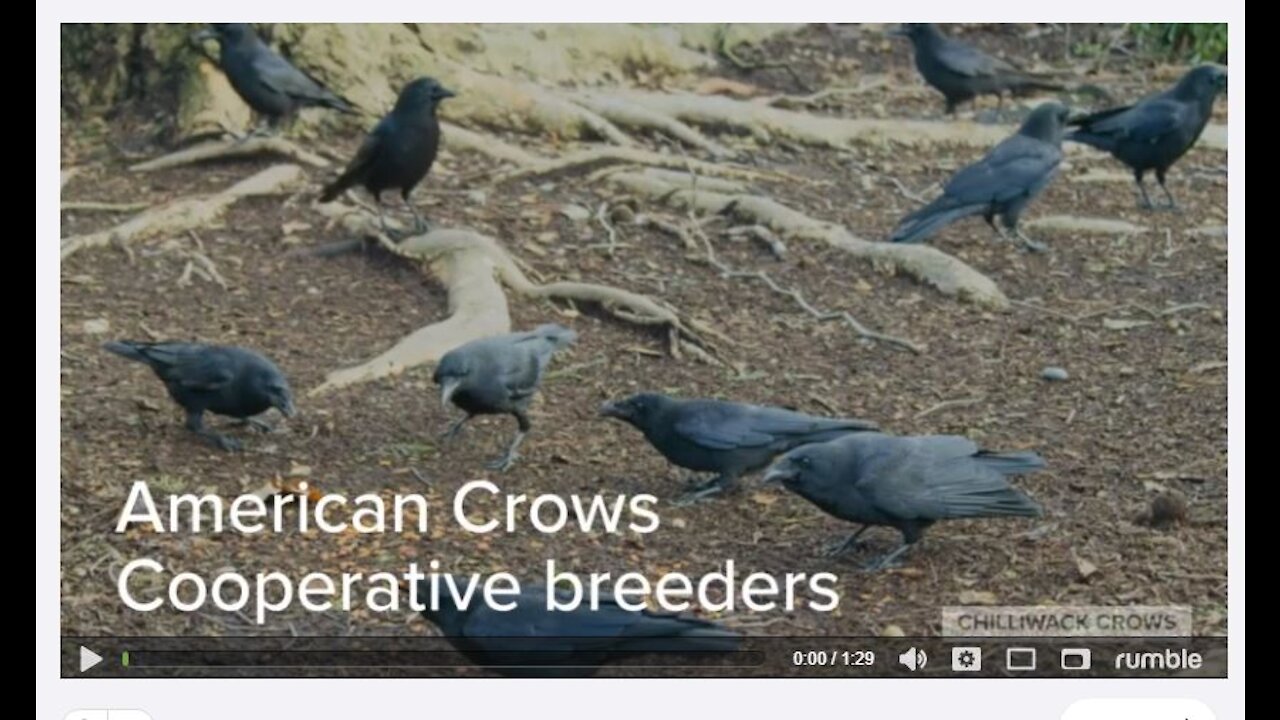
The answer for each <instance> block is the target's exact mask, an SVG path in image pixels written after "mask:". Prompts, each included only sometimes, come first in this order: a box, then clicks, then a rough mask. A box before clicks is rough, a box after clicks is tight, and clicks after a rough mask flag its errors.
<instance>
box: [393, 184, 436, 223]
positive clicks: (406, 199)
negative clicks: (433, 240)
mask: <svg viewBox="0 0 1280 720" xmlns="http://www.w3.org/2000/svg"><path fill="white" fill-rule="evenodd" d="M400 198H401V199H402V200H404V206H405V207H407V208H409V213H410V214H411V215H413V231H414V232H417V233H428V232H431V226H430V225H428V224H427V221H426V220H425V219H423V217H422V215H421V214H419V213H418V208H417V207H416V206H414V204H413V203H411V202H409V191H408V190H405V191H403V192H401V193H400Z"/></svg>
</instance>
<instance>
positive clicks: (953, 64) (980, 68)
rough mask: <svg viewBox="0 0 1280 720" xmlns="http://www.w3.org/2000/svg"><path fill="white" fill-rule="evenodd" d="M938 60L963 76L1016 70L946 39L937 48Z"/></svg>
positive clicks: (970, 47)
mask: <svg viewBox="0 0 1280 720" xmlns="http://www.w3.org/2000/svg"><path fill="white" fill-rule="evenodd" d="M936 55H937V58H938V61H939V62H941V63H942V64H943V66H945V67H946V68H947V69H948V70H950V71H951V72H953V73H955V74H957V75H963V76H965V77H991V76H994V75H997V74H999V73H1001V72H1017V71H1018V70H1017V68H1015V67H1014V66H1012V65H1010V64H1009V63H1007V62H1005V61H1003V60H1001V59H999V58H995V57H992V56H990V55H988V54H986V53H984V52H982V51H981V50H979V49H977V48H975V47H973V46H972V45H968V44H966V43H963V42H960V41H958V40H950V39H949V40H948V41H947V42H945V43H942V44H941V46H940V47H938V49H937V53H936Z"/></svg>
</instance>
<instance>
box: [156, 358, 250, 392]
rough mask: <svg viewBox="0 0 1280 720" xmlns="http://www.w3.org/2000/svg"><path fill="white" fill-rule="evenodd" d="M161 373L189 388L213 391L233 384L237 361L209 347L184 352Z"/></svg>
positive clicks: (166, 377) (165, 377) (167, 378)
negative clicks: (197, 350)
mask: <svg viewBox="0 0 1280 720" xmlns="http://www.w3.org/2000/svg"><path fill="white" fill-rule="evenodd" d="M161 374H162V376H163V377H164V379H165V380H167V381H169V382H174V383H177V384H178V385H180V386H181V387H184V388H186V389H188V390H199V391H203V392H212V391H216V390H221V389H222V388H224V387H226V386H227V385H229V384H231V381H232V380H234V379H235V376H236V363H235V361H234V360H233V359H232V358H231V357H229V356H228V355H227V354H226V353H223V352H219V351H217V350H213V349H208V350H205V351H203V352H198V353H186V354H183V355H182V356H181V358H180V359H179V361H178V362H176V363H174V364H173V365H170V366H168V367H167V368H166V369H165V371H164V372H162V373H161Z"/></svg>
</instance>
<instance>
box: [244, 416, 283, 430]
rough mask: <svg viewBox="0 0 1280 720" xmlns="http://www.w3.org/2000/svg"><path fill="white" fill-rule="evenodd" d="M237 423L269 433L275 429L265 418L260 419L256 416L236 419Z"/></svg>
mask: <svg viewBox="0 0 1280 720" xmlns="http://www.w3.org/2000/svg"><path fill="white" fill-rule="evenodd" d="M235 424H236V425H241V426H248V427H251V428H253V429H254V430H257V431H258V432H264V433H269V432H273V431H275V428H274V427H272V426H271V425H270V424H269V423H267V422H265V421H263V420H259V419H258V418H256V417H247V418H241V419H239V420H236V421H235Z"/></svg>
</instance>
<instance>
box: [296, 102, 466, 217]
mask: <svg viewBox="0 0 1280 720" xmlns="http://www.w3.org/2000/svg"><path fill="white" fill-rule="evenodd" d="M451 97H454V93H453V92H452V91H451V90H448V89H446V88H444V87H443V86H442V85H440V83H438V82H436V81H435V80H433V79H432V78H429V77H421V78H418V79H417V80H414V81H413V82H411V83H409V84H408V85H405V86H404V88H403V89H402V90H401V91H400V96H399V97H398V98H397V99H396V104H395V107H394V108H392V109H391V112H390V113H388V114H387V116H386V117H384V118H382V119H381V120H379V121H378V124H377V125H375V126H374V128H373V130H372V131H371V132H370V133H369V136H368V137H367V138H365V141H364V143H362V144H361V145H360V149H359V150H357V151H356V156H355V158H353V159H352V160H351V164H349V165H348V166H347V169H346V170H345V171H343V173H342V175H341V176H339V177H338V179H337V180H334V181H333V182H332V183H330V184H329V185H327V186H326V187H325V189H324V193H323V194H321V196H320V202H332V201H333V200H335V199H337V197H338V196H339V195H341V194H342V193H343V192H345V191H346V190H347V189H348V188H351V187H354V186H356V185H363V186H364V188H365V189H366V190H368V191H369V193H370V194H371V195H373V199H374V202H376V203H377V204H378V222H379V224H380V225H381V227H382V229H383V231H384V232H387V225H386V220H385V218H384V217H383V214H382V192H383V191H384V190H399V191H400V199H401V200H403V201H404V204H405V205H406V206H407V207H408V208H409V212H411V213H413V219H414V223H415V229H417V230H419V231H421V230H425V229H426V228H427V223H426V221H424V220H423V219H422V216H421V215H419V214H418V210H417V208H415V207H414V206H413V203H411V202H409V194H410V193H412V192H413V189H414V188H415V187H417V186H418V183H419V182H421V181H422V178H424V177H426V175H427V171H428V170H430V169H431V165H432V163H434V162H435V160H436V151H437V150H438V149H439V147H440V121H439V120H438V119H437V118H436V108H437V107H438V106H439V104H440V102H441V101H443V100H445V99H446V98H451Z"/></svg>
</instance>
